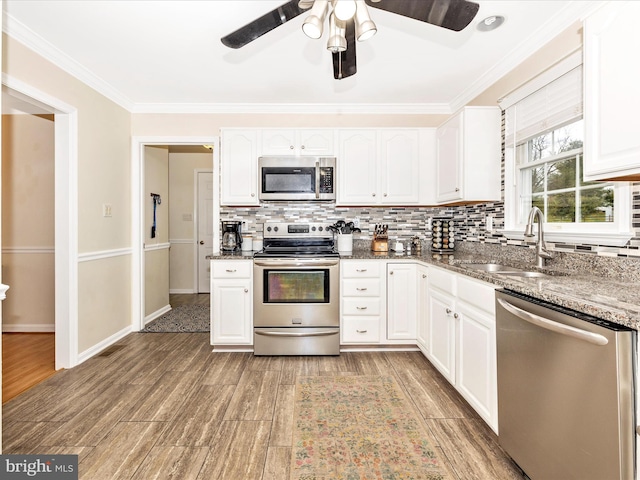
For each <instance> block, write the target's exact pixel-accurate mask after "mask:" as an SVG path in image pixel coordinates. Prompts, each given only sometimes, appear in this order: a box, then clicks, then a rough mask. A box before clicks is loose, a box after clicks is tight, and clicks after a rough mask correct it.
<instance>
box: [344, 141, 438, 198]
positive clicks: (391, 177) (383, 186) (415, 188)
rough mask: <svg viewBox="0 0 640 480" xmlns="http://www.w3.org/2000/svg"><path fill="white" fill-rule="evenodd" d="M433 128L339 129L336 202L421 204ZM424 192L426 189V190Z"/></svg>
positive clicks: (430, 155)
mask: <svg viewBox="0 0 640 480" xmlns="http://www.w3.org/2000/svg"><path fill="white" fill-rule="evenodd" d="M431 139H435V129H428V128H413V129H411V128H409V129H400V128H398V129H396V128H385V129H378V130H376V129H360V130H356V129H353V130H352V129H346V130H340V131H339V133H338V187H339V188H338V194H337V202H336V203H337V204H338V205H419V204H424V202H423V195H422V191H421V188H422V185H423V184H424V185H426V182H422V180H423V179H424V178H425V177H427V176H428V175H427V173H428V172H427V167H428V165H429V163H430V162H431V163H432V160H433V158H434V157H435V141H434V140H431ZM425 195H426V193H425Z"/></svg>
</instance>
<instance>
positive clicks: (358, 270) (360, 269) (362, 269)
mask: <svg viewBox="0 0 640 480" xmlns="http://www.w3.org/2000/svg"><path fill="white" fill-rule="evenodd" d="M366 271H367V269H366V268H358V269H356V272H360V273H362V272H366Z"/></svg>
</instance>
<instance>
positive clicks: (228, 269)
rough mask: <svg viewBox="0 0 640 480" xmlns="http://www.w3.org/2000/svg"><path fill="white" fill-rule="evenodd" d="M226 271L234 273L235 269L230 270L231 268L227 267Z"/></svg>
mask: <svg viewBox="0 0 640 480" xmlns="http://www.w3.org/2000/svg"><path fill="white" fill-rule="evenodd" d="M227 272H228V273H236V271H235V270H232V269H230V268H227Z"/></svg>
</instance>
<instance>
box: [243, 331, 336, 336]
mask: <svg viewBox="0 0 640 480" xmlns="http://www.w3.org/2000/svg"><path fill="white" fill-rule="evenodd" d="M254 333H255V334H256V335H264V336H265V337H326V336H328V335H335V334H336V333H340V330H322V331H320V332H270V331H268V330H266V331H265V330H254Z"/></svg>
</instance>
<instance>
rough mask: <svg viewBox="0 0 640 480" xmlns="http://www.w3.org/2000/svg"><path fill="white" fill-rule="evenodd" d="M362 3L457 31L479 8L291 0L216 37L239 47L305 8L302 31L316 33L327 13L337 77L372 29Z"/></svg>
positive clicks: (455, 3)
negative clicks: (305, 16) (357, 42)
mask: <svg viewBox="0 0 640 480" xmlns="http://www.w3.org/2000/svg"><path fill="white" fill-rule="evenodd" d="M367 6H369V7H374V8H377V9H380V10H385V11H387V12H390V13H395V14H397V15H402V16H404V17H408V18H413V19H415V20H419V21H421V22H425V23H430V24H431V25H436V26H438V27H443V28H446V29H449V30H453V31H456V32H459V31H460V30H462V29H464V28H465V27H466V26H467V25H469V23H471V21H472V20H473V19H474V17H475V16H476V14H477V13H478V9H479V7H480V6H479V5H478V4H477V3H474V2H470V1H467V0H290V1H289V2H287V3H284V4H282V5H280V6H279V7H278V8H276V9H274V10H272V11H270V12H268V13H266V14H264V15H262V16H261V17H259V18H257V19H255V20H253V21H252V22H250V23H248V24H247V25H245V26H243V27H240V28H239V29H238V30H236V31H234V32H232V33H230V34H229V35H227V36H226V37H223V38H221V39H220V40H221V41H222V43H223V44H224V45H226V46H227V47H230V48H241V47H244V46H245V45H246V44H248V43H250V42H252V41H254V40H255V39H257V38H259V37H261V36H262V35H264V34H265V33H267V32H270V31H271V30H273V29H275V28H276V27H279V26H280V25H283V24H285V23H286V22H288V21H289V20H291V19H293V18H296V17H297V16H298V15H301V14H302V13H304V12H306V11H309V16H308V17H307V18H306V20H305V21H304V23H303V25H302V30H303V31H304V33H305V34H306V35H307V36H309V37H311V38H320V37H321V36H322V32H323V26H324V25H323V24H324V21H325V18H326V17H327V16H328V17H329V41H328V43H327V49H328V50H329V51H330V52H331V53H332V55H333V77H334V78H335V79H336V80H340V79H343V78H347V77H350V76H352V75H355V73H356V39H357V40H358V41H364V40H366V39H368V38H370V37H372V36H373V35H374V34H375V33H376V31H377V28H376V25H375V24H374V23H373V21H372V20H371V17H370V16H369V12H368V10H367Z"/></svg>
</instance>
